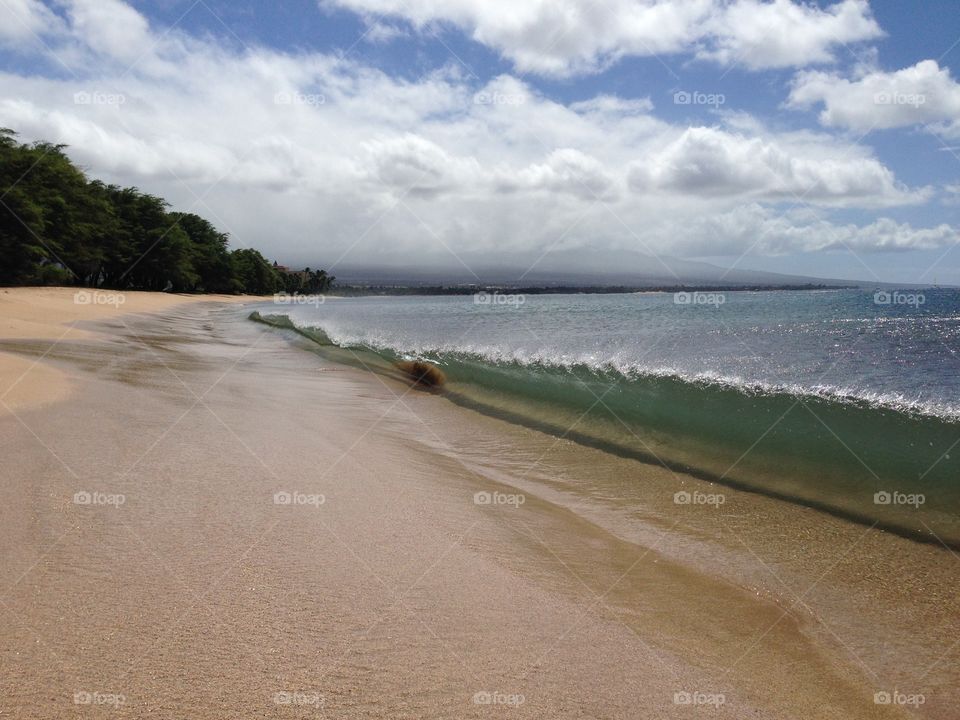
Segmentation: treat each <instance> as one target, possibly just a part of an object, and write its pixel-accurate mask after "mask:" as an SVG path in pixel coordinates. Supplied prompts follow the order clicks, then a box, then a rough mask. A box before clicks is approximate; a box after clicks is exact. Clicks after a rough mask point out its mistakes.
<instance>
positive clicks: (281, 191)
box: [0, 0, 960, 284]
mask: <svg viewBox="0 0 960 720" xmlns="http://www.w3.org/2000/svg"><path fill="white" fill-rule="evenodd" d="M958 80H960V2H957V0H924V2H903V1H902V0H874V1H873V2H868V1H867V0H839V1H827V0H823V1H821V2H793V1H792V0H283V2H275V1H273V0H155V1H154V2H146V1H145V0H130V1H129V2H123V1H122V0H49V1H48V2H41V0H0V126H3V127H9V128H12V129H13V130H15V131H17V132H18V133H19V134H20V137H21V139H22V140H28V141H33V140H47V141H51V142H57V143H64V144H66V145H68V146H69V149H68V153H69V154H70V156H71V157H72V158H73V159H74V160H75V161H77V162H78V163H80V164H81V165H82V166H83V167H84V168H85V169H86V170H87V171H88V172H89V173H90V174H91V175H92V176H94V177H98V178H101V179H103V180H105V181H108V182H114V183H118V184H123V185H134V186H137V187H139V188H140V189H141V190H143V191H146V192H150V193H153V194H157V195H160V196H163V197H165V198H167V199H168V200H169V201H170V203H171V204H172V206H173V208H174V209H177V210H182V211H189V212H195V213H197V214H198V215H201V216H203V217H206V218H207V219H208V220H210V221H211V222H213V223H214V224H215V225H217V226H218V227H219V228H220V229H221V230H224V231H226V232H229V233H230V235H231V243H232V245H233V246H234V247H256V248H258V249H260V250H261V251H263V252H264V254H265V255H267V256H268V257H270V258H272V259H277V260H279V261H280V262H281V263H285V264H290V265H296V266H302V265H311V266H314V267H316V266H323V267H327V268H330V269H331V270H332V271H333V272H334V274H335V273H336V268H337V267H347V266H354V267H356V266H363V265H377V266H384V265H388V266H397V267H403V266H414V267H415V266H436V267H450V268H456V269H457V270H458V271H459V272H464V271H470V270H471V266H472V265H473V264H474V263H477V262H479V261H483V262H486V261H489V264H497V265H500V264H510V263H511V262H513V261H514V260H515V259H516V258H521V257H522V258H526V259H529V258H530V257H535V258H545V257H549V256H550V253H555V255H556V257H577V256H578V255H577V253H580V254H581V255H580V256H582V253H584V252H589V253H590V254H591V256H595V257H598V258H603V257H605V254H609V257H611V258H613V259H612V260H611V263H613V264H614V265H615V263H616V258H620V257H623V251H625V250H628V251H636V252H639V253H644V254H646V255H651V256H654V255H655V256H671V257H679V258H688V259H703V260H707V261H709V262H713V263H715V264H718V265H721V266H723V267H727V268H739V269H758V270H769V271H775V272H786V273H793V274H806V275H812V276H818V277H832V278H850V279H858V280H862V281H866V282H873V281H877V282H879V281H886V282H902V283H921V284H933V283H942V284H947V283H951V284H960V250H957V249H956V246H957V244H958V241H960V82H958ZM478 258H479V259H481V260H478ZM529 269H530V267H529V264H528V261H527V260H525V261H524V262H522V263H520V264H518V265H517V274H518V277H520V276H521V275H522V274H523V273H526V272H529ZM571 269H575V268H571Z"/></svg>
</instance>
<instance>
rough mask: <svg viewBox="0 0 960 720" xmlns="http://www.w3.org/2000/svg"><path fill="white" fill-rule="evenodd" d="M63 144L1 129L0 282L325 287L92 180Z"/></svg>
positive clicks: (194, 222)
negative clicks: (24, 140) (32, 139)
mask: <svg viewBox="0 0 960 720" xmlns="http://www.w3.org/2000/svg"><path fill="white" fill-rule="evenodd" d="M65 147H66V146H64V145H56V144H52V143H46V142H36V143H21V142H19V141H18V140H17V136H16V133H15V132H14V131H13V130H9V129H0V285H78V286H85V287H102V288H111V289H117V290H168V291H171V292H200V293H204V292H213V293H249V294H254V295H265V294H270V293H278V292H286V293H291V294H295V293H323V292H326V291H328V290H329V289H330V287H331V286H332V284H333V281H334V278H333V277H332V276H330V275H327V273H326V272H325V271H324V270H313V271H312V270H310V268H306V269H305V270H302V271H290V270H287V269H286V268H284V267H282V266H280V265H277V263H275V262H274V263H271V262H270V261H268V260H267V259H266V258H265V257H264V256H263V255H262V254H261V253H260V252H259V251H257V250H254V249H252V248H241V249H236V250H230V248H229V236H228V234H227V233H223V232H220V231H219V230H217V228H216V227H214V226H213V225H212V224H211V223H209V222H208V221H207V220H205V219H204V218H202V217H200V216H199V215H194V214H192V213H183V212H173V211H171V210H170V209H169V208H170V205H169V203H167V202H166V201H165V200H164V199H163V198H159V197H156V196H154V195H150V194H147V193H143V192H141V191H140V190H138V189H137V188H134V187H119V186H117V185H107V184H105V183H103V182H101V181H99V180H90V179H89V178H87V176H86V173H84V172H83V170H81V169H80V168H79V167H77V166H76V165H75V164H74V163H73V162H72V161H71V160H70V158H68V157H67V155H66V153H65V152H64V149H65Z"/></svg>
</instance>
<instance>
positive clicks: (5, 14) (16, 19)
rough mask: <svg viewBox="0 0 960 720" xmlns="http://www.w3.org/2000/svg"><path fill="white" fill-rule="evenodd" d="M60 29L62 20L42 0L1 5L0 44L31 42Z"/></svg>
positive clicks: (11, 0)
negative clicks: (5, 42)
mask: <svg viewBox="0 0 960 720" xmlns="http://www.w3.org/2000/svg"><path fill="white" fill-rule="evenodd" d="M60 29H61V21H60V18H58V17H57V16H56V14H54V13H53V12H51V11H50V9H49V8H47V6H46V5H44V4H43V3H42V2H40V0H3V2H2V3H0V42H4V41H7V42H9V41H21V42H22V41H29V40H30V39H31V38H37V37H39V36H41V35H45V34H48V33H51V32H55V31H59V30H60Z"/></svg>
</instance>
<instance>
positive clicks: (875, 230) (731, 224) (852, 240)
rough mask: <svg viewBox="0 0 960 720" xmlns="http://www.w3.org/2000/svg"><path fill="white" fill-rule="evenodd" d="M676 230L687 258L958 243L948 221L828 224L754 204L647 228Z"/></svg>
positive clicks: (867, 250) (816, 216)
mask: <svg viewBox="0 0 960 720" xmlns="http://www.w3.org/2000/svg"><path fill="white" fill-rule="evenodd" d="M677 232H680V233H681V237H680V239H679V243H680V244H679V245H678V248H679V249H681V250H683V252H684V253H686V254H688V255H691V256H698V255H699V256H707V255H721V254H731V255H732V254H738V253H742V252H744V251H745V250H746V249H748V248H749V250H750V253H752V254H755V255H786V254H790V253H797V252H823V251H853V252H856V253H861V254H863V255H867V254H869V253H873V252H878V251H882V252H899V251H907V250H930V249H934V248H941V247H947V246H950V245H955V244H957V243H958V242H960V233H958V232H957V230H956V229H954V228H952V227H950V226H949V225H947V224H941V225H938V226H936V227H932V228H915V227H913V226H912V225H910V224H909V223H898V222H896V221H894V220H892V219H890V218H878V219H877V220H875V221H873V222H871V223H867V224H863V225H857V224H855V223H844V224H838V223H834V222H831V221H830V220H827V219H825V218H823V217H820V216H819V214H818V213H811V212H809V211H800V212H793V213H786V214H780V213H778V212H776V211H774V210H772V209H771V208H765V207H762V206H760V205H757V204H749V205H743V206H741V207H738V208H736V209H734V210H731V211H729V212H726V213H717V214H713V215H706V216H701V217H695V218H692V219H690V220H689V221H687V222H685V223H684V224H683V226H682V229H679V228H678V227H677V225H676V224H675V223H672V222H670V221H667V222H665V223H662V224H661V225H659V226H656V227H654V228H653V229H652V231H651V233H652V235H653V236H654V237H655V238H656V237H660V236H661V235H666V234H667V233H677Z"/></svg>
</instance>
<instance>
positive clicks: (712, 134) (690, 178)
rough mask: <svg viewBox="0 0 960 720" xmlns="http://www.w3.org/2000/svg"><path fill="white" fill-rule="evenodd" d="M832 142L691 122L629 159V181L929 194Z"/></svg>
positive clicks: (848, 198) (838, 195) (834, 194)
mask: <svg viewBox="0 0 960 720" xmlns="http://www.w3.org/2000/svg"><path fill="white" fill-rule="evenodd" d="M830 145H831V143H830V142H829V141H828V140H826V139H821V141H820V143H819V147H816V146H813V147H811V144H810V143H809V142H806V143H800V142H798V141H797V139H796V138H790V137H782V138H779V139H768V138H763V137H746V136H744V135H741V134H739V133H730V132H726V131H724V130H720V129H717V128H707V127H692V128H689V129H687V130H685V131H684V132H683V133H682V134H681V135H680V136H679V137H678V138H677V139H676V140H674V141H673V142H671V143H669V144H668V145H666V146H665V147H663V148H662V149H661V150H658V151H656V152H654V153H652V154H651V155H650V156H648V157H646V158H644V159H643V160H642V161H639V162H637V163H635V164H634V166H633V167H632V169H631V171H630V184H631V186H632V187H633V188H634V189H635V190H636V191H638V192H651V191H662V192H674V193H682V194H687V195H701V196H706V197H743V198H756V199H765V200H768V201H779V200H787V201H795V202H804V203H820V204H826V205H832V204H848V203H850V202H853V203H855V204H859V205H862V206H882V205H900V204H905V203H910V202H922V201H924V200H926V199H927V198H928V197H929V191H926V190H922V191H910V190H908V189H907V188H904V187H900V186H898V185H897V183H896V181H895V179H894V175H893V173H892V172H891V171H890V170H889V169H887V168H886V167H884V166H883V165H882V164H881V163H880V162H879V161H878V160H876V159H874V158H872V157H869V156H864V154H863V152H862V150H860V149H858V148H856V147H852V148H844V147H841V146H839V145H838V146H836V147H835V148H834V152H830Z"/></svg>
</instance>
